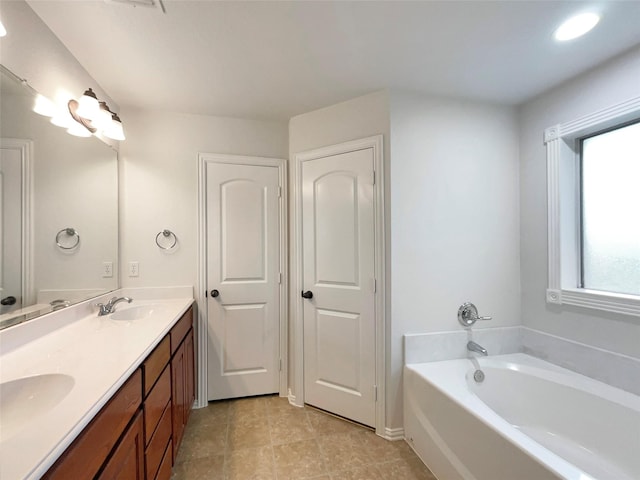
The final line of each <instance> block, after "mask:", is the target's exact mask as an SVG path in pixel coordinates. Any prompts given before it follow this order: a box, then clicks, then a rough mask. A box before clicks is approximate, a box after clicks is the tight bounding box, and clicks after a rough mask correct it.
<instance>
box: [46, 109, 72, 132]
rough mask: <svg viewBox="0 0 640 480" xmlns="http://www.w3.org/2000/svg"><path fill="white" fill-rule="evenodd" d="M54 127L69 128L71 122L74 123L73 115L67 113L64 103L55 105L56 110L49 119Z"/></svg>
mask: <svg viewBox="0 0 640 480" xmlns="http://www.w3.org/2000/svg"><path fill="white" fill-rule="evenodd" d="M49 121H50V122H51V123H53V124H54V125H55V126H56V127H62V128H69V127H70V126H71V124H72V123H75V121H74V120H73V117H71V114H70V113H69V108H67V106H66V105H65V106H64V107H60V106H58V107H56V112H55V114H54V115H53V117H51V120H49Z"/></svg>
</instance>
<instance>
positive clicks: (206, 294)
mask: <svg viewBox="0 0 640 480" xmlns="http://www.w3.org/2000/svg"><path fill="white" fill-rule="evenodd" d="M204 296H205V298H207V297H208V296H209V290H205V291H204Z"/></svg>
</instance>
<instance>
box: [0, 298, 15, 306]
mask: <svg viewBox="0 0 640 480" xmlns="http://www.w3.org/2000/svg"><path fill="white" fill-rule="evenodd" d="M0 303H1V304H2V305H15V304H16V297H13V296H9V297H4V298H3V299H2V300H0Z"/></svg>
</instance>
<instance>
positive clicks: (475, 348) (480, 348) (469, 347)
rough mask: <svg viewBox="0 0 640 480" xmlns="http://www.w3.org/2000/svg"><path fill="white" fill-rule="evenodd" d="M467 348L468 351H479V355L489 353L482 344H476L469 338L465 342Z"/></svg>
mask: <svg viewBox="0 0 640 480" xmlns="http://www.w3.org/2000/svg"><path fill="white" fill-rule="evenodd" d="M467 350H469V351H470V352H476V353H479V354H480V355H484V356H487V355H489V354H488V353H487V349H486V348H484V347H483V346H482V345H478V344H477V343H476V342H474V341H473V340H469V342H467Z"/></svg>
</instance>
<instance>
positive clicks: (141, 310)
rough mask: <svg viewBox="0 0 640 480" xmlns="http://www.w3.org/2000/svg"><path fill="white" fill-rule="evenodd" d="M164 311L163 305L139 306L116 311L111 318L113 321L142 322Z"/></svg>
mask: <svg viewBox="0 0 640 480" xmlns="http://www.w3.org/2000/svg"><path fill="white" fill-rule="evenodd" d="M162 309H163V307H162V306H161V305H138V306H137V307H129V308H123V309H122V310H116V311H115V312H114V313H112V314H111V315H110V316H109V318H110V319H111V320H140V319H142V318H146V317H148V316H150V315H153V314H154V313H158V312H159V311H161V310H162Z"/></svg>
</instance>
